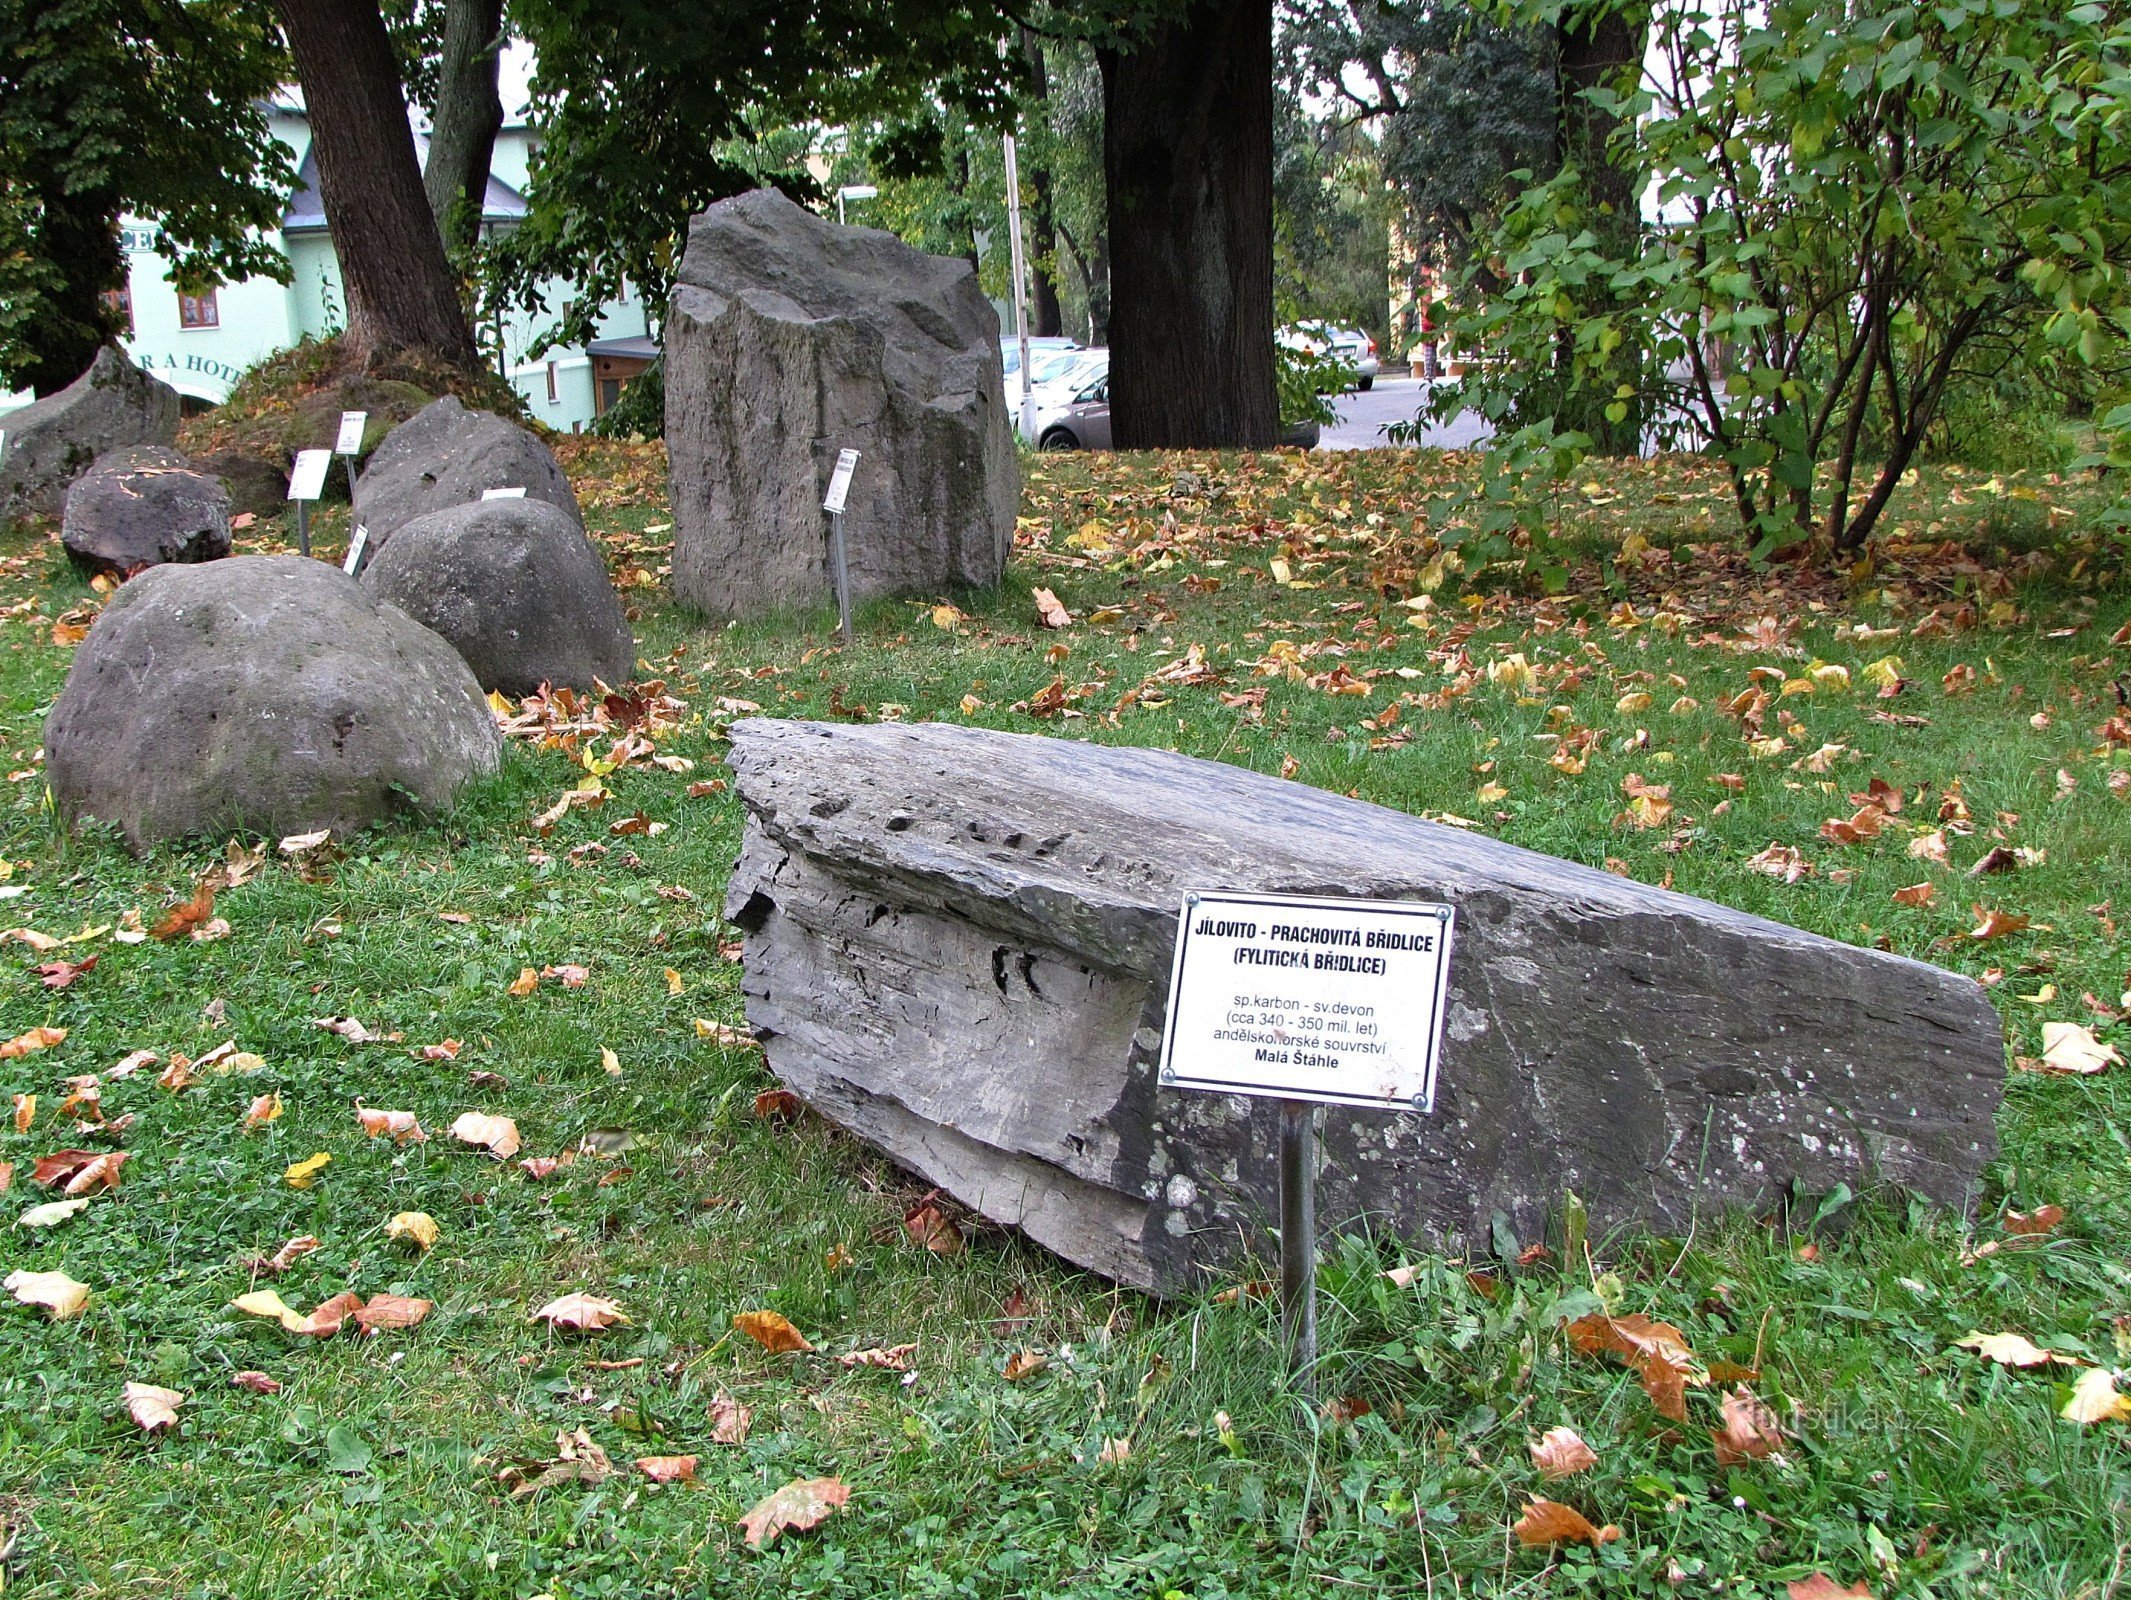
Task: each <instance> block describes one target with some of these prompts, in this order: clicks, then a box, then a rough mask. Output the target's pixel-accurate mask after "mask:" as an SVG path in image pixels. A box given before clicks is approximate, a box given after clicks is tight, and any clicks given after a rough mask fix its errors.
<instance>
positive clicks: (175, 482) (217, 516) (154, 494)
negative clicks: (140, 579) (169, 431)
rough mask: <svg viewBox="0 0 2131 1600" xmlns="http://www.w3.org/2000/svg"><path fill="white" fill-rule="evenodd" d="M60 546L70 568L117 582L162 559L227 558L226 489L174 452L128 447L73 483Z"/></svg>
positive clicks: (147, 446) (153, 447)
mask: <svg viewBox="0 0 2131 1600" xmlns="http://www.w3.org/2000/svg"><path fill="white" fill-rule="evenodd" d="M59 540H60V543H61V544H63V545H65V546H66V551H67V554H68V555H69V556H71V557H73V559H74V563H75V565H76V566H78V567H81V568H83V569H85V570H87V571H89V572H107V573H110V574H111V575H112V576H113V577H119V578H123V577H126V576H128V575H129V574H131V573H134V572H138V571H139V570H140V569H141V568H143V567H154V566H161V565H162V564H163V563H164V562H167V561H218V560H220V559H221V558H222V557H223V556H226V555H228V554H229V491H228V490H227V489H225V488H223V487H222V483H221V480H220V479H218V478H214V477H211V476H210V475H209V474H207V473H204V472H199V471H196V470H195V469H194V467H193V464H192V463H191V462H190V461H188V460H187V459H186V458H185V457H183V456H181V455H179V454H178V453H177V451H175V450H166V449H165V448H164V447H163V446H161V445H159V444H137V445H129V446H128V447H127V448H125V449H123V450H114V451H112V452H111V453H110V454H109V455H106V456H102V457H99V458H98V460H97V463H96V465H95V466H93V467H91V468H90V469H89V470H88V471H87V472H85V473H83V474H82V476H81V477H79V478H77V479H75V480H74V487H73V488H71V489H69V490H68V491H67V500H66V511H65V514H64V515H63V516H62V517H61V519H60V525H59Z"/></svg>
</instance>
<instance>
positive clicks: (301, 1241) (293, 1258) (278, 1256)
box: [266, 1233, 325, 1277]
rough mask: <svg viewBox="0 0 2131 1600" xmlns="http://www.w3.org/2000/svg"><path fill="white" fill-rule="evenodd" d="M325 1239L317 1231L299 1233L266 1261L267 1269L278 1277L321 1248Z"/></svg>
mask: <svg viewBox="0 0 2131 1600" xmlns="http://www.w3.org/2000/svg"><path fill="white" fill-rule="evenodd" d="M324 1244H325V1241H324V1240H323V1239H321V1238H319V1237H318V1235H317V1234H315V1233H299V1234H298V1235H296V1237H295V1238H293V1239H290V1240H289V1241H288V1242H287V1243H285V1244H284V1245H282V1247H281V1248H280V1249H279V1250H276V1251H275V1252H274V1253H273V1255H272V1256H271V1257H269V1258H268V1260H267V1262H266V1270H267V1271H268V1272H271V1273H273V1274H275V1275H276V1276H277V1277H278V1276H279V1275H280V1274H282V1273H284V1272H286V1271H288V1270H289V1268H291V1267H293V1266H294V1265H296V1263H297V1262H298V1261H300V1260H302V1259H303V1258H304V1257H305V1256H307V1255H309V1254H310V1253H311V1252H312V1251H313V1250H317V1249H319V1248H321V1247H322V1246H323V1245H324Z"/></svg>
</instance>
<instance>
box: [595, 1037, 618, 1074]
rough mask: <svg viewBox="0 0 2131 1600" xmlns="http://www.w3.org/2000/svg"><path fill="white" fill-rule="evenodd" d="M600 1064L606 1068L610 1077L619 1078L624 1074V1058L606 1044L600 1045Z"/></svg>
mask: <svg viewBox="0 0 2131 1600" xmlns="http://www.w3.org/2000/svg"><path fill="white" fill-rule="evenodd" d="M599 1064H600V1065H601V1066H602V1067H604V1068H605V1069H606V1073H607V1076H608V1077H610V1078H619V1077H620V1076H621V1075H622V1058H621V1057H620V1056H618V1055H616V1054H615V1053H614V1052H613V1051H612V1050H609V1049H608V1048H607V1047H606V1046H605V1045H601V1046H600V1047H599Z"/></svg>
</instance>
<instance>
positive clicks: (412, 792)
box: [44, 556, 502, 850]
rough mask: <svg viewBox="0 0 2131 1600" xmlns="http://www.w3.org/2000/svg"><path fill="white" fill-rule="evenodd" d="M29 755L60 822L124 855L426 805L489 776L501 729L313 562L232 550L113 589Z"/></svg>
mask: <svg viewBox="0 0 2131 1600" xmlns="http://www.w3.org/2000/svg"><path fill="white" fill-rule="evenodd" d="M44 748H45V772H46V777H47V779H48V781H49V782H50V784H51V788H52V796H53V799H54V800H55V801H56V803H57V804H58V807H59V810H60V812H61V814H62V815H63V816H65V817H66V818H67V819H68V820H70V821H72V820H75V819H78V818H84V817H93V818H95V819H97V820H99V821H103V822H109V823H115V824H117V825H118V827H120V828H121V829H122V830H124V832H125V835H126V838H127V840H128V841H129V842H130V843H131V844H132V846H133V847H134V848H135V849H136V850H141V849H145V848H147V847H148V846H149V845H152V844H155V843H157V842H159V841H161V840H166V839H175V838H179V837H181V836H183V835H185V834H190V833H201V832H216V833H219V832H222V831H224V830H229V829H237V830H242V831H246V832H252V833H261V834H265V835H267V836H269V837H273V836H276V835H280V834H286V833H301V832H308V831H311V830H313V829H317V828H331V829H332V830H333V831H334V832H336V833H341V834H347V833H352V832H354V831H356V830H357V829H359V828H361V827H363V826H365V825H367V824H368V823H371V822H373V821H375V820H377V819H378V818H380V817H383V816H386V815H388V814H390V813H392V812H394V811H398V810H402V809H409V808H411V809H415V810H421V811H437V810H441V809H443V808H444V807H446V806H448V805H449V804H450V803H451V801H452V800H453V798H454V797H455V796H456V795H457V794H458V793H459V791H460V789H461V788H463V787H464V786H465V785H466V784H467V783H468V782H469V781H470V780H472V779H474V778H476V777H479V776H481V775H483V774H486V773H491V772H494V771H495V770H496V765H497V761H498V759H499V756H500V753H501V749H502V735H501V734H500V733H499V732H498V731H497V728H496V722H495V718H494V716H493V715H492V714H491V713H490V711H489V708H488V704H487V701H486V700H485V699H484V698H483V696H482V693H481V689H480V686H479V685H478V684H476V683H475V682H474V678H473V674H472V673H470V672H469V671H467V669H466V664H465V663H464V662H463V661H461V660H460V659H459V657H458V655H457V653H456V652H455V651H453V649H452V648H451V646H450V645H448V644H446V643H445V642H444V641H443V640H442V639H440V638H438V637H437V636H436V635H435V634H434V633H431V632H430V631H429V630H428V629H427V628H424V627H423V626H421V625H420V624H419V623H417V622H415V621H414V620H413V619H412V618H410V617H408V616H407V615H406V613H404V612H402V611H401V610H400V609H399V608H398V607H396V606H392V605H388V604H385V603H384V602H382V601H380V600H379V599H377V598H376V597H375V596H373V595H370V594H368V593H366V592H365V591H364V590H363V588H362V586H361V585H359V584H358V583H356V582H355V580H354V579H352V578H350V577H348V576H347V575H345V574H344V573H342V572H341V571H340V569H339V568H337V567H333V566H328V565H326V564H325V563H324V562H319V561H307V560H304V559H302V558H300V557H297V556H236V557H232V558H231V559H229V560H226V561H216V562H211V563H209V564H207V565H204V566H161V567H151V568H150V569H149V570H148V571H146V572H144V573H142V574H141V575H140V576H138V577H136V578H134V579H133V580H132V581H130V582H129V583H127V584H126V585H125V586H124V587H122V588H121V589H120V590H119V591H118V593H117V594H116V595H114V596H113V597H112V599H111V602H110V603H109V604H108V605H106V606H105V607H104V610H103V614H102V615H101V616H100V617H98V618H97V619H96V623H95V626H93V627H92V628H90V630H89V636H88V637H87V638H86V639H84V640H83V641H82V642H81V644H80V645H79V646H78V647H77V648H76V650H75V653H74V665H73V668H72V670H71V671H69V672H68V674H67V682H66V688H65V689H64V690H63V691H62V692H61V693H60V696H59V699H58V700H57V701H56V702H55V703H54V705H53V707H52V712H51V715H50V716H49V717H48V718H47V719H46V720H45V725H44Z"/></svg>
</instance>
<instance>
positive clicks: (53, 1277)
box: [0, 1269, 89, 1322]
mask: <svg viewBox="0 0 2131 1600" xmlns="http://www.w3.org/2000/svg"><path fill="white" fill-rule="evenodd" d="M0 1288H4V1289H6V1290H7V1291H8V1292H9V1293H10V1294H12V1295H13V1296H14V1297H15V1298H16V1299H17V1300H19V1301H21V1302H22V1303H23V1304H24V1305H26V1306H42V1307H43V1308H44V1309H45V1311H46V1312H47V1313H49V1314H50V1316H51V1318H52V1320H53V1321H54V1322H65V1321H66V1320H67V1319H68V1318H70V1317H78V1316H80V1315H81V1312H82V1307H84V1306H86V1305H87V1304H88V1303H89V1286H88V1285H87V1284H86V1283H79V1282H76V1281H75V1280H74V1279H72V1278H70V1277H68V1276H67V1275H66V1274H65V1273H64V1272H31V1271H28V1270H27V1269H18V1270H17V1271H14V1272H10V1273H9V1274H8V1275H7V1279H6V1281H5V1282H4V1283H0Z"/></svg>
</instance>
